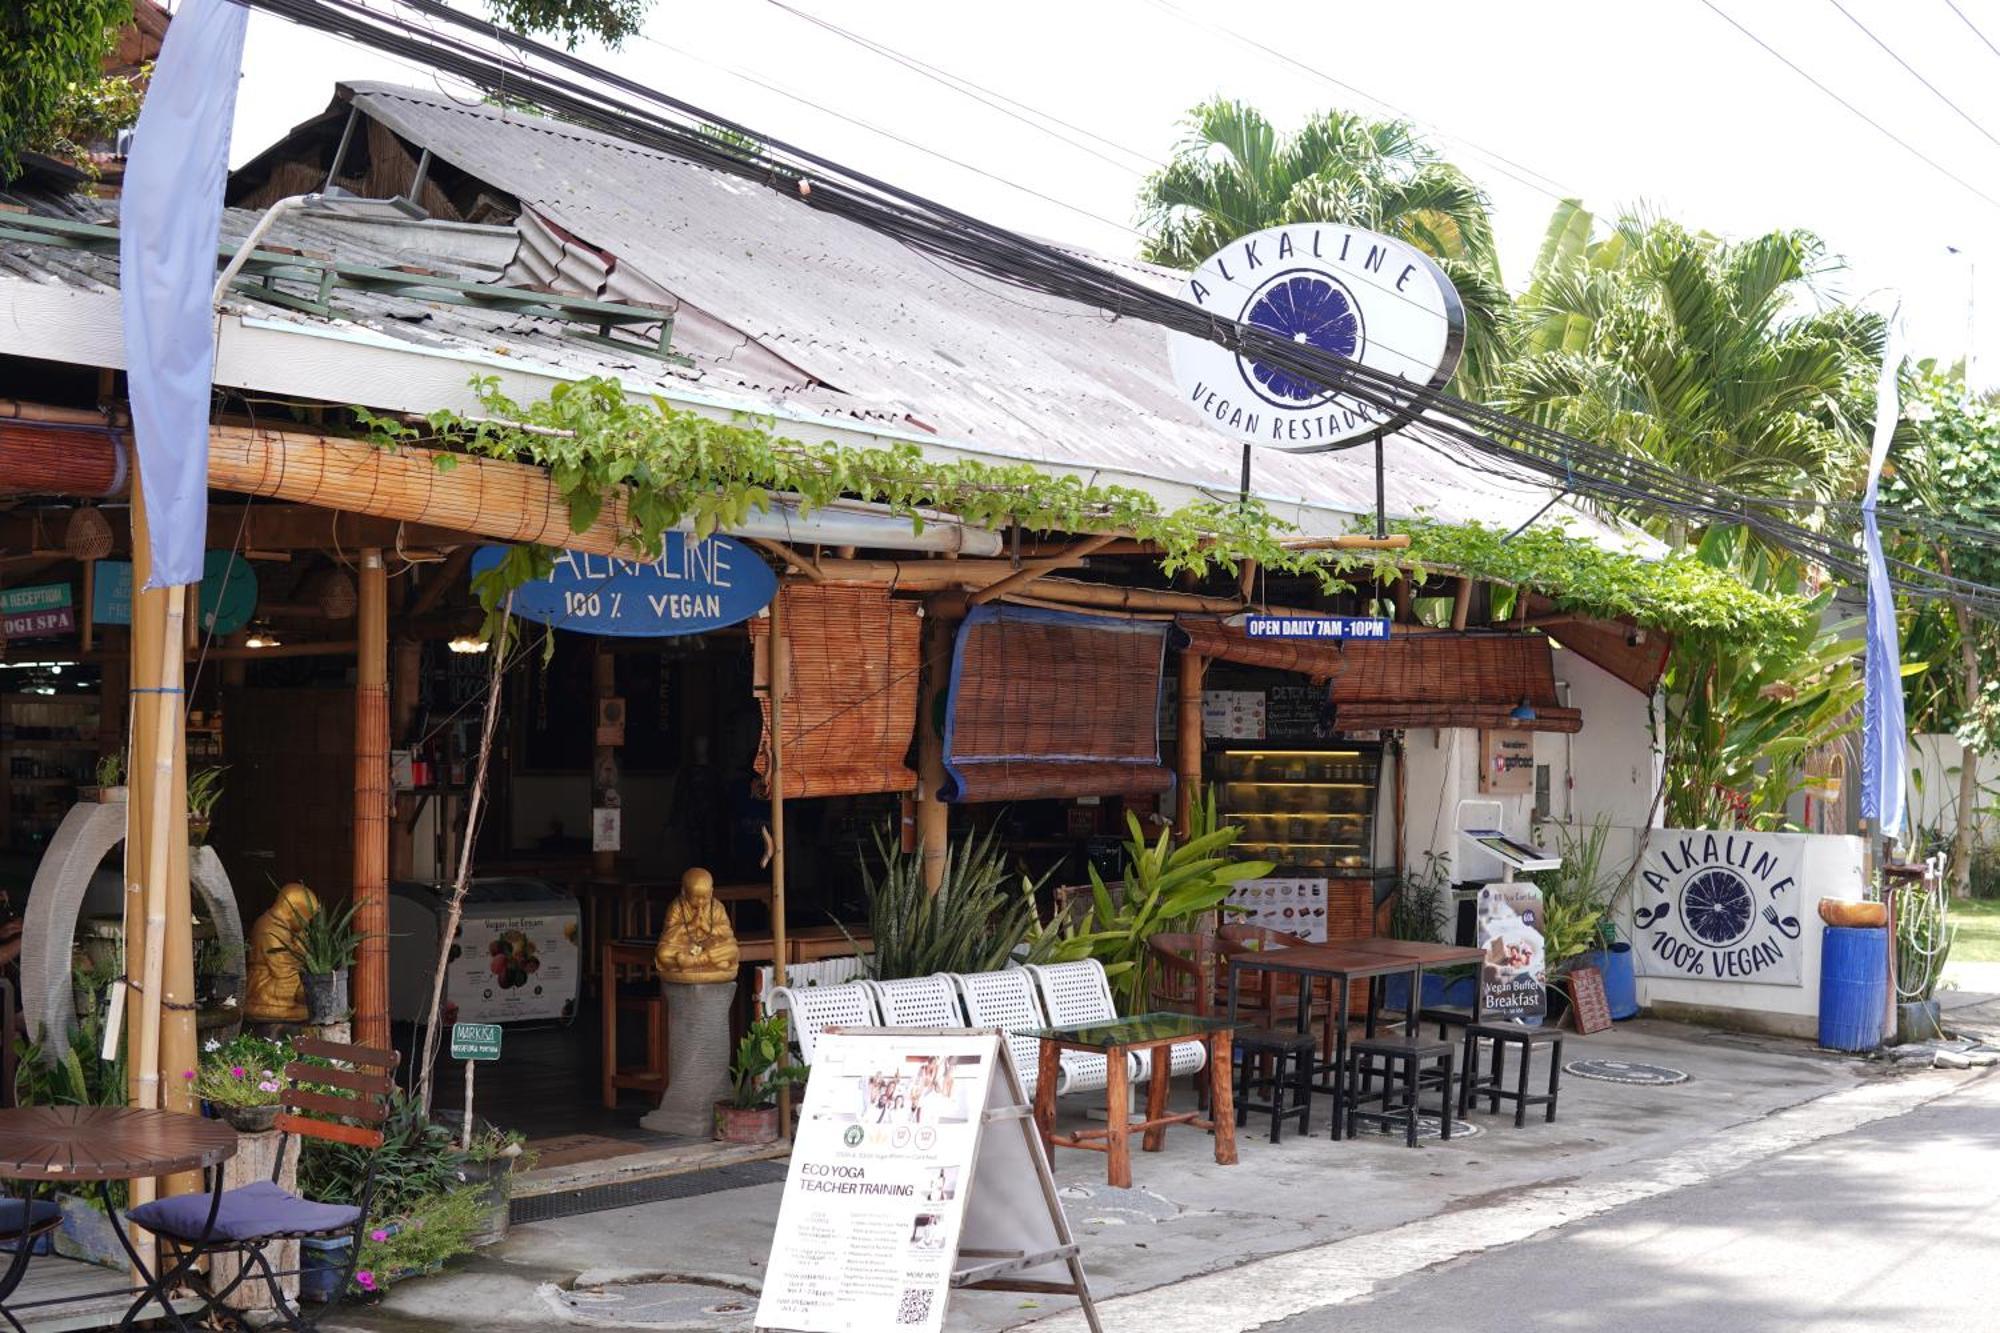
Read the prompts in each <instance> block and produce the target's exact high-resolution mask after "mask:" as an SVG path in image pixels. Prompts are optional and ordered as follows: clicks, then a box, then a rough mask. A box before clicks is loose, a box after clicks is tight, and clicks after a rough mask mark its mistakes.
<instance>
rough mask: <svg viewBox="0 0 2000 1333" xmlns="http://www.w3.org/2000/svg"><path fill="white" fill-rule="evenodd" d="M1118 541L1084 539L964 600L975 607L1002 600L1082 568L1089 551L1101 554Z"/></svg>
mask: <svg viewBox="0 0 2000 1333" xmlns="http://www.w3.org/2000/svg"><path fill="white" fill-rule="evenodd" d="M1117 540H1118V537H1117V534H1115V533H1106V534H1103V535H1100V536H1096V537H1086V538H1084V539H1083V540H1082V541H1080V542H1078V543H1077V544H1076V545H1074V546H1072V547H1070V548H1069V549H1068V550H1067V551H1064V552H1063V553H1062V554H1061V555H1052V556H1047V557H1044V558H1043V559H1040V560H1029V561H1026V562H1024V563H1023V564H1022V565H1021V567H1020V568H1019V569H1017V570H1015V571H1014V572H1013V573H1011V574H1009V575H1007V577H1005V578H1003V579H998V580H996V581H994V582H992V583H989V584H987V585H986V586H984V587H982V588H980V589H979V590H978V591H977V592H975V593H973V594H972V596H971V597H970V598H968V599H967V600H968V601H969V602H971V604H972V605H974V606H984V605H985V604H986V603H988V602H990V601H992V600H993V599H994V598H996V597H1003V596H1005V595H1006V594H1008V593H1010V592H1018V591H1020V590H1022V589H1024V588H1026V587H1027V586H1028V585H1029V584H1031V583H1033V582H1034V581H1035V580H1037V579H1039V578H1041V577H1042V576H1043V575H1045V574H1053V573H1054V572H1055V571H1056V570H1058V569H1074V568H1076V567H1077V566H1078V565H1081V564H1082V563H1083V559H1084V557H1085V556H1087V555H1089V554H1090V553H1091V552H1092V551H1098V550H1102V549H1103V548H1104V547H1106V546H1109V545H1110V544H1111V543H1112V542H1114V541H1117Z"/></svg>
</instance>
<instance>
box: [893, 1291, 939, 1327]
mask: <svg viewBox="0 0 2000 1333" xmlns="http://www.w3.org/2000/svg"><path fill="white" fill-rule="evenodd" d="M936 1294H937V1293H936V1292H934V1291H932V1290H931V1289H930V1288H929V1287H910V1288H907V1289H906V1290H905V1291H904V1292H903V1300H902V1303H901V1304H900V1305H898V1306H897V1307H896V1322H897V1323H898V1324H923V1323H928V1322H929V1321H930V1317H931V1298H932V1297H933V1296H935V1295H936Z"/></svg>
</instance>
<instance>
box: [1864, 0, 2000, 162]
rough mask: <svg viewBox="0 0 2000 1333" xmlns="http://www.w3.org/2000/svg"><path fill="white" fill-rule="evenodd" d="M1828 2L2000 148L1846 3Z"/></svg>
mask: <svg viewBox="0 0 2000 1333" xmlns="http://www.w3.org/2000/svg"><path fill="white" fill-rule="evenodd" d="M1826 2H1827V3H1828V4H1830V5H1832V6H1833V7H1834V8H1835V9H1837V10H1839V11H1840V12H1841V15H1842V17H1844V18H1845V19H1846V20H1847V21H1848V22H1849V23H1852V24H1853V25H1854V26H1855V27H1857V28H1859V29H1861V31H1862V33H1863V34H1865V35H1866V36H1867V38H1868V40H1869V41H1871V42H1873V43H1875V45H1877V46H1879V47H1881V48H1882V50H1883V51H1884V52H1886V53H1887V54H1888V57H1889V59H1891V60H1893V61H1895V62H1896V63H1897V64H1899V65H1901V66H1902V67H1903V69H1904V70H1905V71H1907V72H1908V74H1909V76H1910V77H1911V78H1913V79H1915V80H1916V81H1917V82H1918V83H1921V84H1922V85H1924V87H1926V88H1928V89H1930V93H1931V96H1933V97H1935V98H1937V100H1938V101H1940V102H1943V103H1944V104H1945V105H1946V106H1948V107H1950V108H1951V110H1952V114H1954V115H1956V116H1957V117H1958V118H1959V119H1960V120H1962V121H1964V122H1965V123H1966V124H1968V125H1970V126H1972V128H1973V129H1975V130H1978V131H1979V132H1980V134H1982V135H1984V136H1985V138H1986V141H1987V142H1988V143H1990V144H1992V145H1993V146H1994V147H1995V148H2000V139H1996V138H1994V137H1993V131H1991V130H1989V129H1987V128H1986V127H1985V126H1984V125H1981V124H1980V123H1979V122H1978V121H1976V120H1974V119H1973V118H1972V117H1971V116H1969V115H1967V114H1966V111H1965V108H1964V107H1962V106H1960V105H1959V104H1958V103H1956V102H1954V101H1952V100H1951V99H1950V98H1949V97H1947V96H1945V94H1944V91H1943V89H1941V88H1939V87H1938V86H1937V85H1936V84H1935V83H1932V82H1931V81H1930V80H1929V79H1927V78H1925V77H1924V76H1923V75H1922V74H1920V73H1918V72H1917V67H1916V66H1915V65H1912V64H1911V63H1910V62H1909V61H1907V60H1905V59H1903V57H1901V56H1899V55H1897V54H1896V52H1895V49H1894V48H1892V47H1891V46H1890V45H1889V44H1888V43H1887V42H1885V41H1883V40H1882V39H1881V38H1880V37H1877V36H1876V35H1875V33H1874V30H1873V29H1871V28H1870V27H1869V26H1868V25H1867V24H1865V23H1863V22H1862V21H1861V20H1860V19H1858V18H1856V17H1854V14H1853V12H1852V11H1851V10H1849V9H1848V8H1847V6H1846V5H1843V4H1841V3H1840V0H1826Z"/></svg>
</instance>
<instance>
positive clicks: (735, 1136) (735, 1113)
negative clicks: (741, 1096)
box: [715, 1102, 778, 1143]
mask: <svg viewBox="0 0 2000 1333" xmlns="http://www.w3.org/2000/svg"><path fill="white" fill-rule="evenodd" d="M715 1137H716V1139H717V1140H718V1141H719V1142H722V1143H776V1142H777V1141H778V1108H777V1107H776V1106H775V1105H773V1106H752V1107H748V1108H745V1107H741V1106H732V1105H730V1104H729V1103H728V1102H717V1103H716V1104H715Z"/></svg>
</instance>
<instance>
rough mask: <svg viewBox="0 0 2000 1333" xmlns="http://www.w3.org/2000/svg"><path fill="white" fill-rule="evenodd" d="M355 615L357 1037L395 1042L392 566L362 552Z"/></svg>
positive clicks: (366, 1042)
mask: <svg viewBox="0 0 2000 1333" xmlns="http://www.w3.org/2000/svg"><path fill="white" fill-rule="evenodd" d="M356 592H357V599H356V601H357V605H356V608H355V617H354V637H355V669H354V908H355V911H354V926H355V929H356V930H358V931H359V932H360V933H361V946H360V948H359V949H357V950H356V951H355V959H354V997H353V1003H354V1040H355V1041H356V1042H358V1043H360V1044H361V1045H363V1046H375V1047H384V1048H386V1047H387V1046H388V1045H389V572H388V569H387V568H386V567H385V566H384V565H383V563H382V552H381V551H380V550H378V549H376V548H374V547H370V548H368V549H367V550H364V551H363V552H362V553H361V577H360V579H359V580H358V586H357V588H356Z"/></svg>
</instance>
